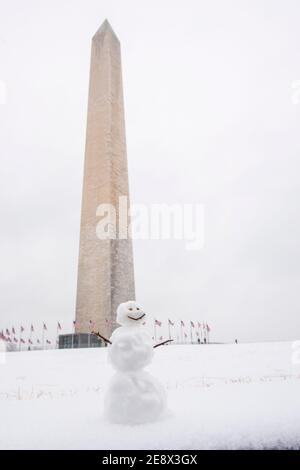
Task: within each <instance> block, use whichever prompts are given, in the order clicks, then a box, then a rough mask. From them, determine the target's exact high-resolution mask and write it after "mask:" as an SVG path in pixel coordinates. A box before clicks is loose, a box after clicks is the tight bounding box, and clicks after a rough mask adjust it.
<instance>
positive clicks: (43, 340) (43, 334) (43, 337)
mask: <svg viewBox="0 0 300 470" xmlns="http://www.w3.org/2000/svg"><path fill="white" fill-rule="evenodd" d="M44 342H45V328H44V323H43V333H42V350H44Z"/></svg>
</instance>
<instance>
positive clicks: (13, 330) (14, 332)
mask: <svg viewBox="0 0 300 470" xmlns="http://www.w3.org/2000/svg"><path fill="white" fill-rule="evenodd" d="M11 332H12V334H13V335H15V334H16V331H15V329H14V327H12V329H11Z"/></svg>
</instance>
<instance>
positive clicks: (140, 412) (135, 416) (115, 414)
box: [104, 371, 166, 424]
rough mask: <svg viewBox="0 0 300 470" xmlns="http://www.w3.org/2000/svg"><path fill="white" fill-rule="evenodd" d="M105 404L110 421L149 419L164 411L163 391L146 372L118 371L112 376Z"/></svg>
mask: <svg viewBox="0 0 300 470" xmlns="http://www.w3.org/2000/svg"><path fill="white" fill-rule="evenodd" d="M104 406H105V415H106V417H107V419H108V420H109V421H110V422H112V423H116V424H142V423H148V422H151V421H155V420H157V419H158V418H159V417H160V416H161V415H162V414H163V413H164V411H165V408H166V394H165V390H164V388H163V387H162V385H161V384H160V383H159V382H158V381H157V380H156V379H155V378H154V377H152V376H151V375H150V374H149V373H148V372H145V371H138V372H131V373H122V372H119V373H117V374H115V375H114V377H113V378H112V381H111V383H110V386H109V389H108V390H107V393H106V398H105V402H104Z"/></svg>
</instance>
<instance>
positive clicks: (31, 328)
mask: <svg viewBox="0 0 300 470" xmlns="http://www.w3.org/2000/svg"><path fill="white" fill-rule="evenodd" d="M30 331H31V332H32V333H33V332H34V328H33V325H31V327H30Z"/></svg>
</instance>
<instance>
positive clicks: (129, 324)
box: [105, 301, 166, 424]
mask: <svg viewBox="0 0 300 470" xmlns="http://www.w3.org/2000/svg"><path fill="white" fill-rule="evenodd" d="M145 317H146V314H145V312H144V311H143V309H142V308H141V307H140V306H139V305H138V304H137V303H136V302H135V301H129V302H124V303H122V304H120V305H119V307H118V310H117V323H119V324H120V325H121V326H120V327H119V328H117V329H116V330H115V331H114V332H113V334H112V336H111V338H110V341H111V343H112V344H111V346H109V348H108V357H109V360H110V362H111V364H112V366H113V367H114V368H115V369H116V374H115V376H114V377H113V379H112V382H111V384H110V387H109V389H108V390H107V393H106V399H105V409H106V415H107V417H108V418H109V420H110V421H112V422H115V423H124V424H137V423H144V422H148V421H153V420H155V419H157V418H158V417H159V416H160V415H161V414H162V413H163V411H164V410H165V406H166V396H165V391H164V389H163V387H162V385H161V384H160V383H159V382H158V381H157V380H156V379H155V378H154V377H152V376H151V375H150V374H149V373H147V372H145V371H144V370H143V368H144V367H146V366H147V365H148V364H149V363H150V362H151V360H152V358H153V354H154V350H153V343H152V339H151V337H150V336H149V334H148V333H147V332H146V331H145V330H144V328H143V326H142V325H143V323H144V321H145Z"/></svg>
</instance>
